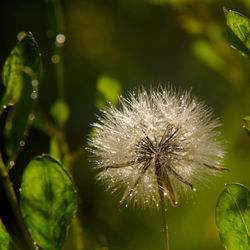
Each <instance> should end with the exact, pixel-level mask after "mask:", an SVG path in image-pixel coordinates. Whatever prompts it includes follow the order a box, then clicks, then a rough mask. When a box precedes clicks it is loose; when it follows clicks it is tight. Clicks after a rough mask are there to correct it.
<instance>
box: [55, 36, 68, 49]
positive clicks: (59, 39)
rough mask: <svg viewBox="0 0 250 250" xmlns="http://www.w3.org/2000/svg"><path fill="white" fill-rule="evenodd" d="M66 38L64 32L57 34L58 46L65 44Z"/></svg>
mask: <svg viewBox="0 0 250 250" xmlns="http://www.w3.org/2000/svg"><path fill="white" fill-rule="evenodd" d="M65 40H66V36H65V35H64V34H57V36H56V45H57V46H58V47H61V46H63V44H64V43H65Z"/></svg>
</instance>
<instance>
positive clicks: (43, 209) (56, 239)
mask: <svg viewBox="0 0 250 250" xmlns="http://www.w3.org/2000/svg"><path fill="white" fill-rule="evenodd" d="M76 209H77V198H76V192H75V190H74V185H73V182H72V179H71V177H70V176H69V175H68V173H67V172H66V170H65V169H64V168H63V167H62V166H61V165H60V164H59V163H58V162H57V161H56V160H54V159H53V158H52V157H50V156H48V155H42V156H39V157H36V158H34V159H33V160H31V162H30V163H29V164H28V166H27V167H26V169H25V171H24V174H23V178H22V185H21V210H22V213H23V216H24V219H25V221H26V223H27V225H28V228H29V230H30V233H31V235H32V236H33V237H34V239H35V241H36V242H37V243H38V245H39V246H40V247H41V248H42V249H61V248H62V246H63V243H64V240H65V237H66V233H67V228H68V227H69V225H70V223H71V221H72V218H73V216H74V214H75V213H76Z"/></svg>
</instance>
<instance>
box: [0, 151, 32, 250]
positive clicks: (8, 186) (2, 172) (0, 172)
mask: <svg viewBox="0 0 250 250" xmlns="http://www.w3.org/2000/svg"><path fill="white" fill-rule="evenodd" d="M0 176H1V182H2V186H3V188H4V190H5V194H6V196H7V198H8V201H9V203H10V206H11V208H12V211H13V213H14V215H15V217H16V220H17V223H18V225H19V227H20V228H21V229H22V233H23V236H24V238H25V243H26V244H25V245H26V246H25V248H24V247H23V249H26V248H27V246H29V249H32V250H33V249H36V247H35V245H34V244H33V242H34V240H33V239H32V237H31V235H30V233H29V231H28V229H27V227H26V224H25V221H24V219H23V217H22V214H21V211H20V208H19V204H18V201H17V197H16V193H15V191H14V188H13V184H12V182H11V180H10V177H9V175H8V171H7V168H6V166H5V164H4V162H3V159H2V155H1V153H0ZM19 244H20V242H19ZM17 247H18V248H20V246H17Z"/></svg>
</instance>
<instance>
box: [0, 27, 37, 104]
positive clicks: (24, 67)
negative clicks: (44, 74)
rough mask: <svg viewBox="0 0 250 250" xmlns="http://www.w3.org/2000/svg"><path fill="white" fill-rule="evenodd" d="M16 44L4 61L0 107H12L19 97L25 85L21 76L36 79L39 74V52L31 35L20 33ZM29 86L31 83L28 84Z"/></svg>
mask: <svg viewBox="0 0 250 250" xmlns="http://www.w3.org/2000/svg"><path fill="white" fill-rule="evenodd" d="M18 39H19V41H18V43H17V44H16V46H15V47H14V48H13V49H12V51H11V52H10V54H9V56H8V58H7V59H6V61H5V64H4V66H3V72H2V81H3V85H4V87H5V94H4V96H3V98H2V101H1V105H2V106H8V105H14V104H15V103H16V102H17V101H18V100H19V98H20V97H21V92H22V88H23V87H25V86H23V85H24V84H26V81H25V80H24V79H23V76H24V75H25V74H26V75H29V76H30V77H32V78H38V76H39V72H40V64H41V62H40V57H41V55H40V50H39V47H38V44H37V42H36V41H35V39H34V37H33V35H32V34H31V33H25V32H20V33H19V35H18ZM27 84H30V85H31V81H29V83H27Z"/></svg>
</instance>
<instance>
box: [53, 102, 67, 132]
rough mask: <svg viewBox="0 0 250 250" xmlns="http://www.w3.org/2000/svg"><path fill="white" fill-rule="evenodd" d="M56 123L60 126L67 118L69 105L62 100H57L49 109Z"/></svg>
mask: <svg viewBox="0 0 250 250" xmlns="http://www.w3.org/2000/svg"><path fill="white" fill-rule="evenodd" d="M50 113H51V115H52V116H53V118H54V120H55V122H56V123H57V125H58V126H59V127H60V128H61V127H63V126H64V124H65V123H66V122H67V120H68V118H69V107H68V105H67V104H66V103H65V102H64V101H63V100H57V101H56V102H55V103H54V105H53V106H52V107H51V109H50Z"/></svg>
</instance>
